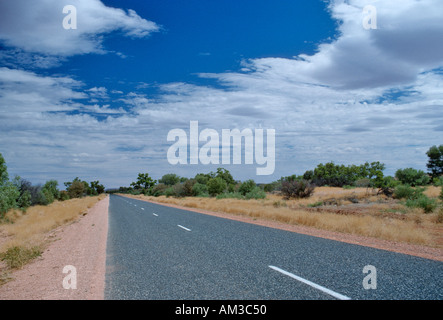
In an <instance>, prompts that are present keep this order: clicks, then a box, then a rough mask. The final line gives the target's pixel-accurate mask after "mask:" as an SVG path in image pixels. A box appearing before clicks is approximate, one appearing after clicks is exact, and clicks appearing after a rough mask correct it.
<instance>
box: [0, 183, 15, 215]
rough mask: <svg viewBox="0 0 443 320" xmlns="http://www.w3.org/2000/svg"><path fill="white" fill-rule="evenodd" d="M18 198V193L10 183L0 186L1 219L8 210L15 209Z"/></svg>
mask: <svg viewBox="0 0 443 320" xmlns="http://www.w3.org/2000/svg"><path fill="white" fill-rule="evenodd" d="M19 197H20V191H18V189H17V188H16V187H15V186H14V185H13V184H12V183H11V182H6V183H5V184H3V185H2V186H0V218H3V216H4V214H5V213H6V212H8V211H9V210H10V209H13V208H17V200H18V198H19Z"/></svg>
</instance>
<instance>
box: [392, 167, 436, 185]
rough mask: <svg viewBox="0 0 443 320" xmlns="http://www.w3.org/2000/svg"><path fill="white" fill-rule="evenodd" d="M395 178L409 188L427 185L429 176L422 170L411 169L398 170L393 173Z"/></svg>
mask: <svg viewBox="0 0 443 320" xmlns="http://www.w3.org/2000/svg"><path fill="white" fill-rule="evenodd" d="M395 177H396V178H397V179H398V180H399V181H400V182H401V183H403V184H409V185H410V186H413V187H415V186H424V185H427V184H428V183H429V180H430V178H429V176H428V175H427V174H426V173H425V172H424V171H422V170H416V169H413V168H406V169H398V170H397V171H396V172H395Z"/></svg>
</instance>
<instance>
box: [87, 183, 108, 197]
mask: <svg viewBox="0 0 443 320" xmlns="http://www.w3.org/2000/svg"><path fill="white" fill-rule="evenodd" d="M90 189H91V191H92V194H94V195H98V194H102V193H103V192H105V187H104V186H103V185H102V184H100V181H91V187H90Z"/></svg>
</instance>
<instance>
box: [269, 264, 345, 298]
mask: <svg viewBox="0 0 443 320" xmlns="http://www.w3.org/2000/svg"><path fill="white" fill-rule="evenodd" d="M269 268H271V269H273V270H275V271H278V272H280V273H283V274H284V275H287V276H288V277H291V278H293V279H295V280H297V281H300V282H303V283H304V284H307V285H308V286H311V287H313V288H315V289H318V290H320V291H323V292H324V293H327V294H329V295H331V296H333V297H335V298H337V299H340V300H351V298H349V297H347V296H344V295H342V294H340V293H337V292H335V291H332V290H330V289H328V288H325V287H322V286H321V285H318V284H316V283H314V282H311V281H309V280H306V279H303V278H301V277H299V276H296V275H295V274H292V273H290V272H288V271H285V270H283V269H280V268H278V267H275V266H269Z"/></svg>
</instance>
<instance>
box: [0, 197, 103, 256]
mask: <svg viewBox="0 0 443 320" xmlns="http://www.w3.org/2000/svg"><path fill="white" fill-rule="evenodd" d="M104 197H105V195H100V196H96V197H85V198H81V199H71V200H66V201H55V202H54V203H52V204H50V205H48V206H33V207H30V208H28V209H27V211H26V212H25V213H23V212H21V211H19V210H11V211H9V212H8V213H7V215H6V219H5V221H9V222H8V223H3V224H1V225H0V235H2V237H1V238H0V240H1V242H0V252H5V251H6V250H7V249H9V248H12V247H24V248H30V247H36V246H42V245H43V244H44V242H45V239H46V237H47V235H48V232H50V231H52V230H54V229H55V228H57V227H59V226H61V225H64V224H67V223H70V222H72V221H75V220H76V219H77V218H79V217H80V216H81V215H82V214H86V213H87V210H88V209H89V208H91V207H93V206H94V205H95V204H96V203H97V202H98V201H99V200H101V199H103V198H104ZM11 222H12V223H11Z"/></svg>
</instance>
